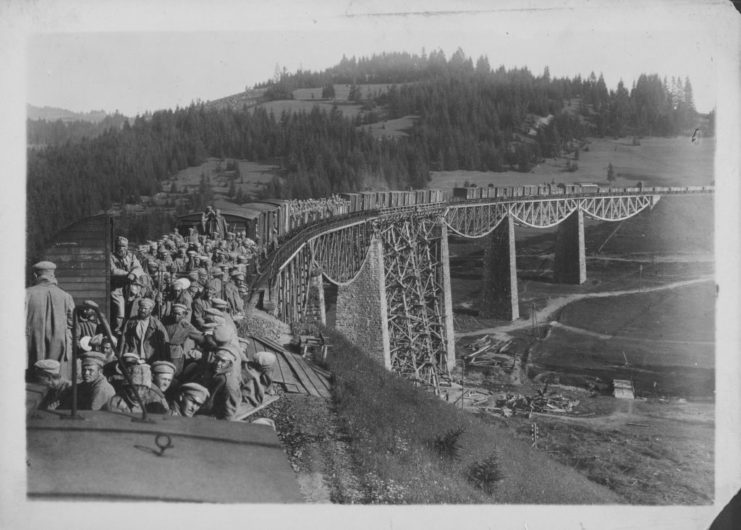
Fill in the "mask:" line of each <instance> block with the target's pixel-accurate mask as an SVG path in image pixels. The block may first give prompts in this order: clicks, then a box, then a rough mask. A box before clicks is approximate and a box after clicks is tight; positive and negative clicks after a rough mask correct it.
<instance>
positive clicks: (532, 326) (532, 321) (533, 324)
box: [530, 302, 538, 337]
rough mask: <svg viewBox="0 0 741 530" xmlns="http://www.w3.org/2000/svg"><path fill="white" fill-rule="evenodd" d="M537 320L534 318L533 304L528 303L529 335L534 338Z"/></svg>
mask: <svg viewBox="0 0 741 530" xmlns="http://www.w3.org/2000/svg"><path fill="white" fill-rule="evenodd" d="M537 325H538V319H537V317H536V316H535V302H530V334H531V335H532V336H533V337H534V336H535V328H537Z"/></svg>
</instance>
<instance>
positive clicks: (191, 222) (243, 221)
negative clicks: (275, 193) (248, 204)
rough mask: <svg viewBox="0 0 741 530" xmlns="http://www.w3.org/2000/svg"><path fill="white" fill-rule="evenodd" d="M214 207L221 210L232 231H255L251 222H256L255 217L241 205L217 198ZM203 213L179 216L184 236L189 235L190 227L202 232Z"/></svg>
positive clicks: (181, 231)
mask: <svg viewBox="0 0 741 530" xmlns="http://www.w3.org/2000/svg"><path fill="white" fill-rule="evenodd" d="M213 207H214V209H216V210H218V211H219V212H221V215H222V216H223V217H224V219H225V220H226V224H227V230H229V231H230V232H245V233H247V234H250V233H254V229H253V228H252V227H251V224H254V222H255V221H254V217H252V216H249V215H245V212H244V210H243V209H242V207H241V206H240V205H238V204H235V203H233V202H229V201H225V200H223V199H217V200H215V201H214V202H213ZM202 215H203V212H200V211H199V212H192V213H189V214H185V215H181V216H180V217H178V219H177V230H178V232H179V233H180V234H181V235H183V236H187V235H188V232H189V229H190V228H195V229H196V230H197V231H198V233H202V230H203V227H202V225H201V218H202Z"/></svg>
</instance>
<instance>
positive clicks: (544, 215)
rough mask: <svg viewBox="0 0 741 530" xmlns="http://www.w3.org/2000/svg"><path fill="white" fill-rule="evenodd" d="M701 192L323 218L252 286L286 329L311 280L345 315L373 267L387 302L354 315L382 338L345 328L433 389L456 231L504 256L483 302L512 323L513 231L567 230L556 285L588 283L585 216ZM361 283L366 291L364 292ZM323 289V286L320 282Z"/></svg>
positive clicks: (514, 201)
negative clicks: (374, 325) (369, 319)
mask: <svg viewBox="0 0 741 530" xmlns="http://www.w3.org/2000/svg"><path fill="white" fill-rule="evenodd" d="M696 193H705V194H707V193H713V188H711V187H704V188H702V189H699V188H667V189H660V188H653V189H650V190H646V191H634V190H630V191H627V190H620V189H613V190H609V191H604V192H603V191H600V192H596V193H584V194H566V195H545V196H521V197H511V198H507V197H504V198H492V199H476V200H467V201H458V202H455V201H452V202H446V203H434V204H425V205H417V206H408V207H398V208H386V209H380V210H372V211H362V212H356V213H353V214H347V215H344V216H340V217H336V218H330V219H325V220H323V221H320V222H318V223H316V224H313V225H310V226H307V227H305V228H303V229H302V230H300V231H298V232H296V233H295V234H293V236H292V237H290V239H288V240H287V241H286V243H285V244H283V245H281V247H279V248H278V249H277V250H276V251H275V252H273V253H272V254H271V255H270V256H269V258H268V260H267V262H266V264H265V266H264V267H263V271H262V274H261V275H260V276H259V277H258V278H257V280H256V282H255V283H254V284H253V288H256V289H261V290H262V291H263V292H264V294H265V296H266V297H267V298H268V299H269V300H270V301H271V302H273V304H274V311H273V312H274V314H275V316H276V317H278V318H279V319H281V320H282V321H284V322H286V323H288V324H300V323H303V322H305V319H306V316H307V314H309V313H310V309H311V308H310V305H311V303H314V302H312V301H315V300H316V296H312V293H311V290H312V288H314V289H316V288H317V282H316V281H314V282H313V283H312V278H317V277H318V276H319V273H321V275H322V276H323V277H324V279H326V280H327V281H329V282H331V283H333V284H335V285H337V286H338V309H339V306H340V300H341V299H342V297H343V296H348V297H351V298H352V297H355V298H357V297H358V296H361V297H362V296H363V293H362V292H361V293H358V292H357V291H358V289H361V290H366V291H367V290H368V283H367V282H366V281H365V280H363V281H362V282H357V281H356V280H357V279H358V278H359V276H362V275H363V271H364V270H366V269H368V270H372V271H373V272H372V275H375V276H377V278H375V279H374V282H375V283H372V284H371V285H377V286H378V287H379V289H380V290H381V291H382V292H380V296H378V297H376V300H380V302H379V301H377V302H368V303H367V304H366V305H367V307H364V306H362V305H361V306H357V305H356V306H354V307H355V310H356V311H359V312H361V313H363V314H361V315H358V316H357V319H358V320H362V319H363V318H364V317H365V313H367V314H368V315H371V314H375V313H378V312H379V311H380V312H381V313H380V317H381V318H380V319H377V320H376V321H377V322H380V323H381V324H380V326H379V327H381V328H383V322H386V329H378V330H377V334H376V336H375V338H374V337H373V336H368V333H367V330H366V331H365V335H363V332H362V330H361V331H358V330H355V329H354V324H352V323H350V324H347V323H345V324H344V325H343V326H342V329H341V331H342V332H344V333H345V334H346V335H348V337H349V338H351V339H353V340H354V341H356V342H358V343H361V344H363V345H364V346H366V347H369V348H372V346H373V344H369V343H373V342H374V340H375V341H378V342H379V344H377V345H376V346H377V347H376V350H377V351H378V352H379V353H378V357H379V361H381V362H383V364H384V365H386V366H387V367H388V368H390V369H392V370H394V371H397V372H399V373H401V374H403V375H405V376H408V377H411V378H417V379H420V380H423V381H425V382H427V383H433V384H434V383H435V382H436V378H437V377H438V376H440V375H444V374H446V373H448V371H449V369H450V368H452V366H453V365H454V363H455V348H454V345H455V343H454V337H453V319H452V302H451V293H450V272H449V263H448V235H449V234H455V235H457V236H460V237H464V238H482V237H485V236H489V235H491V236H492V246H491V248H490V250H489V251H487V255H488V256H487V257H488V259H493V260H494V261H496V260H497V259H499V261H500V262H502V263H503V264H500V265H497V266H495V267H494V269H493V272H491V273H490V275H493V276H496V277H497V278H496V279H495V280H496V281H490V282H488V281H487V278H486V276H487V275H486V273H485V278H484V282H485V283H488V286H487V285H485V286H484V290H483V291H484V304H486V303H489V302H491V303H492V304H493V306H497V304H499V306H500V307H502V308H504V309H503V311H493V312H492V316H498V317H500V318H505V319H510V320H515V319H517V318H518V317H519V315H518V311H517V279H516V274H517V272H516V264H515V257H514V256H515V252H514V225H519V226H527V227H532V228H551V227H555V226H557V225H561V224H562V225H563V226H559V234H558V240H557V243H556V263H555V268H556V269H557V270H556V276H557V277H556V279H557V280H558V281H563V282H567V283H582V282H583V281H585V280H586V267H585V258H584V228H583V217H584V216H587V217H589V218H592V219H597V220H600V221H622V220H625V219H628V218H630V217H632V216H634V215H636V214H638V213H639V212H641V211H643V210H645V209H646V208H653V206H654V205H655V204H656V203H657V201H658V200H659V199H660V197H661V196H662V195H670V194H681V195H685V194H696ZM562 228H564V230H563V234H562V233H561V231H562ZM487 257H485V259H487ZM485 269H486V264H485ZM558 269H560V270H561V273H559V270H558ZM564 271H565V272H564ZM356 283H362V286H360V287H357V286H355V284H356ZM318 285H319V288H321V285H322V284H321V282H318ZM312 286H313V287H312ZM354 286H355V287H354ZM374 288H375V287H374ZM513 289H514V291H513ZM487 292H488V299H487ZM365 294H368V293H365ZM369 299H370V300H372V299H373V297H372V296H370V298H369ZM322 300H323V298H322ZM371 306H377V307H371ZM346 307H353V306H346ZM350 320H352V319H350ZM358 325H359V326H360V327H361V328H362V325H360V324H358ZM339 327H340V326H339V325H338V328H339ZM358 329H360V328H358ZM371 335H373V334H372V333H371Z"/></svg>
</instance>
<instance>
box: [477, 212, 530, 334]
mask: <svg viewBox="0 0 741 530" xmlns="http://www.w3.org/2000/svg"><path fill="white" fill-rule="evenodd" d="M483 268H484V292H483V295H482V297H481V314H482V315H483V316H484V317H487V318H497V319H502V320H517V319H518V318H520V308H519V300H518V295H517V255H516V253H515V222H514V220H513V219H512V216H511V215H507V216H506V217H505V218H504V219H503V220H502V222H501V223H499V226H497V227H496V228H495V229H494V231H493V232H492V233H491V235H490V236H489V241H488V244H487V246H486V250H485V251H484V263H483Z"/></svg>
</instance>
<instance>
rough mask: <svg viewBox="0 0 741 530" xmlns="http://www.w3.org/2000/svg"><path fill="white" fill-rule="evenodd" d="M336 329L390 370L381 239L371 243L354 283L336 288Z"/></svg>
mask: <svg viewBox="0 0 741 530" xmlns="http://www.w3.org/2000/svg"><path fill="white" fill-rule="evenodd" d="M335 328H336V329H337V331H339V332H340V333H342V334H343V335H345V336H346V337H347V338H348V339H350V340H351V341H352V342H354V343H355V344H358V345H361V346H362V347H363V349H364V350H365V351H366V352H367V353H369V354H370V355H371V356H372V357H373V358H374V359H376V360H377V361H378V362H379V363H381V364H383V366H384V367H385V368H386V369H388V370H390V369H391V346H390V341H389V329H388V308H387V303H386V284H385V272H384V266H383V245H382V242H381V240H380V239H378V238H375V237H374V238H373V239H372V240H371V243H370V249H369V250H368V258H367V260H366V262H365V264H364V265H363V267H362V269H361V270H360V272H359V273H358V276H357V278H355V281H353V282H352V283H350V284H345V285H339V286H338V288H337V319H336V323H335Z"/></svg>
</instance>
